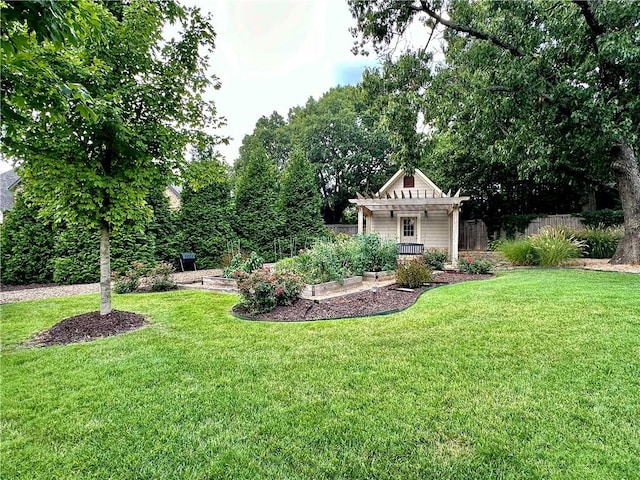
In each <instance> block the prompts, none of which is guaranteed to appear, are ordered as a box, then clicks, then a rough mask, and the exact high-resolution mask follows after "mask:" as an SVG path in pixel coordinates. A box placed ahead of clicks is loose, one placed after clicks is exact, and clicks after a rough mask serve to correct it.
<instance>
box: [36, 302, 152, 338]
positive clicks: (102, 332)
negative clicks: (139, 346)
mask: <svg viewBox="0 0 640 480" xmlns="http://www.w3.org/2000/svg"><path fill="white" fill-rule="evenodd" d="M146 324H147V320H146V319H145V318H144V317H143V316H142V315H139V314H137V313H131V312H122V311H120V310H113V311H112V312H111V313H109V314H108V315H100V312H89V313H83V314H82V315H76V316H75V317H69V318H65V319H64V320H62V321H61V322H59V323H56V324H55V325H54V326H53V327H51V328H50V329H49V330H47V331H45V332H42V333H39V334H38V335H36V337H35V338H34V339H33V340H32V341H31V342H30V343H31V345H34V346H38V347H49V346H52V345H67V344H69V343H79V342H89V341H91V340H95V339H97V338H102V337H110V336H112V335H118V334H120V333H125V332H130V331H131V330H136V329H138V328H141V327H143V326H144V325H146Z"/></svg>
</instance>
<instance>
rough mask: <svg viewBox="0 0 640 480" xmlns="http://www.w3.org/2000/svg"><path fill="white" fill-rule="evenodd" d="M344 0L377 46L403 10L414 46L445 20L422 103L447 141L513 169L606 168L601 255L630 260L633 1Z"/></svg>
mask: <svg viewBox="0 0 640 480" xmlns="http://www.w3.org/2000/svg"><path fill="white" fill-rule="evenodd" d="M349 4H350V8H351V12H352V14H353V16H354V17H355V19H356V20H357V22H358V27H357V29H354V34H356V35H360V38H361V40H362V41H363V42H364V41H372V42H373V43H374V45H375V46H376V48H378V49H381V48H384V47H385V46H387V45H389V43H390V42H392V41H394V38H395V37H396V35H397V34H398V33H399V34H402V32H404V31H406V29H407V28H408V26H409V25H410V24H411V23H412V22H413V21H414V20H415V21H419V22H422V23H423V25H425V26H426V27H427V32H426V35H425V48H428V46H429V45H428V44H429V41H430V39H431V38H435V37H438V32H440V31H443V32H444V37H443V38H444V40H445V42H446V50H445V52H444V53H445V55H446V65H443V66H440V67H439V68H438V75H437V76H436V78H435V79H434V82H433V85H431V86H430V87H429V88H428V89H427V91H426V95H425V99H427V100H428V104H427V105H426V106H428V107H429V108H426V107H425V108H424V109H423V112H425V115H427V114H429V112H431V118H430V120H431V121H433V125H434V127H435V128H436V129H438V130H437V131H439V132H448V133H450V134H451V135H452V138H453V139H454V141H453V142H452V144H454V145H455V144H463V143H464V144H466V145H472V146H473V150H472V151H471V152H470V154H474V153H475V152H478V153H480V152H482V151H485V152H488V153H489V155H488V156H485V158H487V157H488V158H487V162H495V163H498V164H499V163H504V164H505V165H510V166H511V168H513V169H515V171H517V172H518V175H519V177H520V178H527V177H531V176H534V177H536V176H537V177H538V178H541V177H544V176H545V175H546V174H549V173H550V174H551V175H553V176H554V177H556V179H557V177H559V178H560V179H562V178H575V179H580V177H581V176H582V178H585V177H587V178H591V179H598V180H599V181H601V182H604V181H607V180H608V179H613V180H615V182H616V184H617V187H618V191H619V194H620V200H621V204H622V208H623V211H624V218H625V222H624V227H625V235H624V238H623V239H622V241H621V242H620V243H619V246H618V250H617V251H616V254H615V255H614V257H613V258H612V262H613V263H638V262H640V166H639V163H638V157H637V156H636V153H635V152H636V151H637V149H638V138H639V137H640V127H639V124H638V118H640V100H639V99H640V46H639V45H638V42H637V31H638V27H639V25H640V3H638V2H623V1H610V2H592V1H589V0H573V1H558V2H550V1H535V2H491V1H478V2H471V1H469V0H461V1H456V2H447V1H444V2H443V1H440V0H437V1H432V0H419V1H411V2H407V1H400V0H375V1H367V2H365V1H361V0H349ZM361 46H362V43H361V44H360V47H361ZM357 48H358V47H357ZM477 158H482V157H481V156H480V155H478V156H477Z"/></svg>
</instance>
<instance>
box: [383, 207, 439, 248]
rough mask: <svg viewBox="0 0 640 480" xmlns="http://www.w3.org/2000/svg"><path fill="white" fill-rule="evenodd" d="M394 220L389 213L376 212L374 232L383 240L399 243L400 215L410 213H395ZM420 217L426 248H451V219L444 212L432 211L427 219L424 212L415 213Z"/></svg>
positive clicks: (422, 236)
mask: <svg viewBox="0 0 640 480" xmlns="http://www.w3.org/2000/svg"><path fill="white" fill-rule="evenodd" d="M394 213H395V215H394V216H393V218H392V217H391V216H390V214H389V212H375V213H374V214H373V221H372V222H371V223H372V227H373V228H372V230H371V231H372V232H376V233H378V234H379V235H380V237H381V238H384V239H391V240H396V241H398V215H399V214H400V213H402V215H405V214H409V213H410V212H394ZM415 215H416V216H418V215H419V216H420V240H421V242H422V243H423V244H424V246H425V248H448V247H449V217H448V215H447V212H444V211H430V212H429V214H428V215H427V218H424V212H415Z"/></svg>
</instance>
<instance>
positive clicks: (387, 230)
mask: <svg viewBox="0 0 640 480" xmlns="http://www.w3.org/2000/svg"><path fill="white" fill-rule="evenodd" d="M397 221H398V219H397V218H396V217H395V216H394V217H393V218H391V216H390V214H389V212H375V213H374V214H373V230H371V231H372V232H376V233H378V234H379V235H380V238H384V239H387V240H396V241H397V240H398V224H397Z"/></svg>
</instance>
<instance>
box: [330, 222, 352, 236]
mask: <svg viewBox="0 0 640 480" xmlns="http://www.w3.org/2000/svg"><path fill="white" fill-rule="evenodd" d="M325 227H327V228H328V229H329V230H331V231H333V232H335V233H343V234H344V235H356V234H357V233H358V225H343V224H339V223H335V224H329V225H325Z"/></svg>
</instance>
